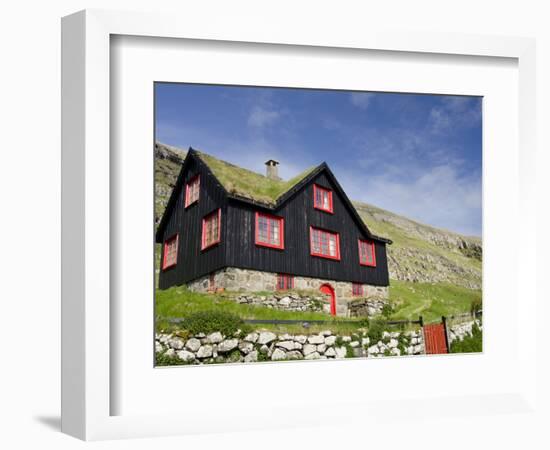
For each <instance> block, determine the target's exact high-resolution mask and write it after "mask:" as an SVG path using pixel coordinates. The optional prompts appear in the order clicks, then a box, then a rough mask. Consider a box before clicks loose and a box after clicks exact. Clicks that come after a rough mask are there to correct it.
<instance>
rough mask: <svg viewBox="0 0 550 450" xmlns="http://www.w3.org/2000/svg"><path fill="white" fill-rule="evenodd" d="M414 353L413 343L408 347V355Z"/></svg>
mask: <svg viewBox="0 0 550 450" xmlns="http://www.w3.org/2000/svg"><path fill="white" fill-rule="evenodd" d="M412 354H414V347H413V346H412V345H411V346H409V347H407V355H412Z"/></svg>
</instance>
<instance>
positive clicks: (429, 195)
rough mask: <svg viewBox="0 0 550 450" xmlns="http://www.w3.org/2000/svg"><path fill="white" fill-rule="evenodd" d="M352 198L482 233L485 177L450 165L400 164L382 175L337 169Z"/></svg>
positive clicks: (451, 227) (454, 228) (469, 232)
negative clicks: (365, 178)
mask: <svg viewBox="0 0 550 450" xmlns="http://www.w3.org/2000/svg"><path fill="white" fill-rule="evenodd" d="M335 172H336V176H337V177H339V180H340V181H341V183H342V185H343V187H344V189H345V190H346V192H347V193H348V195H349V197H350V198H352V199H354V200H359V201H363V202H366V203H370V204H374V205H377V206H380V207H383V208H384V209H387V210H389V211H392V212H394V213H396V214H400V215H404V216H406V217H408V218H411V219H413V220H417V221H419V222H422V223H426V224H429V225H433V226H436V227H439V228H445V229H449V230H452V231H456V232H459V233H462V234H466V235H480V234H481V229H480V224H479V217H480V214H481V179H480V177H479V176H478V175H477V174H472V175H471V176H464V175H461V174H460V173H459V170H458V168H457V167H455V166H453V165H451V164H449V165H440V166H435V167H433V168H430V169H427V170H426V169H422V168H421V167H419V166H414V165H412V166H400V167H399V168H398V169H396V170H394V171H393V173H392V172H391V171H387V170H383V172H382V173H381V174H376V172H374V171H370V173H371V177H369V178H368V180H367V181H366V182H360V183H359V182H358V180H360V179H361V175H360V174H358V173H352V172H347V173H341V171H338V170H337V171H335Z"/></svg>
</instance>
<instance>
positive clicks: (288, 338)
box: [277, 333, 294, 341]
mask: <svg viewBox="0 0 550 450" xmlns="http://www.w3.org/2000/svg"><path fill="white" fill-rule="evenodd" d="M277 339H278V340H279V341H292V340H293V339H294V338H293V336H292V335H291V334H288V333H285V334H280V335H279V337H278V338H277Z"/></svg>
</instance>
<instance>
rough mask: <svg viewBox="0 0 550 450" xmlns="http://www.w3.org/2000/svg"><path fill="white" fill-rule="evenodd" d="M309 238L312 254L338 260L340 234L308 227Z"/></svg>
mask: <svg viewBox="0 0 550 450" xmlns="http://www.w3.org/2000/svg"><path fill="white" fill-rule="evenodd" d="M309 240H310V245H311V254H312V255H313V256H321V257H323V258H330V259H337V260H340V236H339V235H338V233H332V232H330V231H324V230H320V229H318V228H313V227H310V229H309Z"/></svg>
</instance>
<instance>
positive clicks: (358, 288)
mask: <svg viewBox="0 0 550 450" xmlns="http://www.w3.org/2000/svg"><path fill="white" fill-rule="evenodd" d="M351 293H352V294H353V296H354V297H362V296H363V284H362V283H351Z"/></svg>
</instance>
